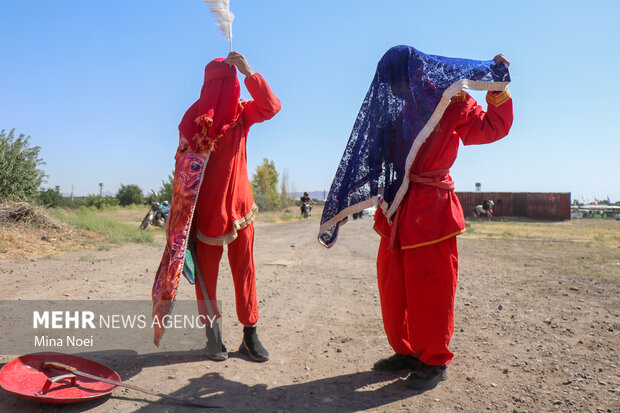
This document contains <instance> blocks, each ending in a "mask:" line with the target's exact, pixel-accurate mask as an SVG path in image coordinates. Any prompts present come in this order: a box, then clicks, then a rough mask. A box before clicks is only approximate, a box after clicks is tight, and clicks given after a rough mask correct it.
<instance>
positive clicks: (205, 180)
mask: <svg viewBox="0 0 620 413" xmlns="http://www.w3.org/2000/svg"><path fill="white" fill-rule="evenodd" d="M237 70H239V72H241V73H242V74H243V75H245V86H246V87H247V89H248V91H249V92H250V94H251V95H252V98H253V99H254V100H251V101H242V100H240V99H239V95H240V85H239V80H238V79H237ZM279 110H280V100H279V99H278V98H277V97H276V96H275V95H274V94H273V93H272V92H271V89H270V88H269V86H268V84H267V82H266V81H265V79H263V77H262V76H261V75H260V74H258V73H255V72H254V71H252V69H251V68H250V65H249V64H248V62H247V60H246V59H245V57H244V56H243V55H242V54H240V53H237V52H230V53H229V54H228V56H227V57H226V58H225V59H221V58H220V59H215V60H213V61H211V62H210V63H209V64H208V65H207V66H206V68H205V77H204V85H203V86H202V90H201V92H200V98H199V99H198V100H197V101H196V102H195V103H194V104H193V105H192V106H191V107H190V108H189V109H188V110H187V112H186V113H185V115H184V116H183V120H182V121H181V124H180V125H179V132H180V141H179V148H178V150H177V154H176V156H175V158H176V161H177V164H176V168H175V176H174V191H173V200H172V205H171V212H170V215H169V216H170V218H169V224H168V232H167V236H168V244H167V247H166V250H165V252H164V257H163V258H162V263H161V265H160V268H159V270H158V272H157V275H156V279H155V284H154V285H153V300H154V301H155V304H154V311H153V312H154V315H160V314H166V313H169V312H170V310H171V309H170V308H169V307H166V306H167V305H168V304H167V302H168V300H173V299H174V296H175V294H176V287H177V284H178V282H179V281H178V280H179V276H180V272H181V269H182V267H183V262H184V260H183V258H184V254H185V249H184V247H185V245H186V239H187V237H189V240H188V241H189V242H188V243H187V245H188V247H189V248H190V249H191V251H190V252H192V253H193V254H192V255H194V253H195V258H196V261H197V264H198V265H197V268H196V271H195V279H196V282H195V287H196V298H197V300H198V303H199V304H198V305H199V310H200V313H201V314H203V315H208V314H209V313H213V312H214V311H215V312H217V313H218V315H219V312H218V310H212V309H207V308H205V303H208V300H217V294H216V286H217V278H218V272H219V263H220V259H221V257H222V253H223V246H224V245H228V260H229V262H230V268H231V271H232V277H233V281H234V286H235V300H236V309H237V317H238V319H239V321H240V322H241V324H243V326H244V327H243V340H242V342H241V346H240V348H239V351H240V352H241V353H244V354H247V355H248V356H249V358H250V359H251V360H253V361H259V362H262V361H266V360H268V359H269V353H268V351H267V350H266V349H265V347H264V346H263V345H262V343H261V341H260V340H259V338H258V334H257V332H256V323H257V322H258V303H257V298H256V269H255V267H254V252H253V248H254V225H253V220H254V218H255V217H256V214H257V212H258V208H257V206H256V205H255V204H254V199H253V197H252V188H251V185H250V181H249V179H248V172H247V155H246V142H247V136H248V131H249V129H250V127H251V126H252V125H253V124H255V123H258V122H263V121H265V120H267V119H271V118H272V117H273V116H274V115H275V114H276V113H277V112H278V111H279ZM199 184H200V185H199ZM194 202H195V208H194ZM190 223H191V228H190V227H189V225H190ZM206 305H207V306H208V305H209V304H206ZM161 334H162V331H158V330H156V337H155V342H156V343H158V341H159V338H160V337H161ZM207 356H208V357H210V358H211V359H213V360H220V361H221V360H225V359H226V358H227V357H228V352H227V349H226V347H225V346H224V344H223V341H222V340H221V330H219V329H215V331H214V330H213V329H210V328H207Z"/></svg>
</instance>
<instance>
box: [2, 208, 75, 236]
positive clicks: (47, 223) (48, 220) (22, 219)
mask: <svg viewBox="0 0 620 413" xmlns="http://www.w3.org/2000/svg"><path fill="white" fill-rule="evenodd" d="M0 223H13V224H16V223H21V224H28V225H31V226H33V227H37V228H45V229H55V230H65V231H68V230H71V227H70V226H68V225H66V224H63V223H62V222H58V221H56V220H55V219H53V218H52V217H50V216H49V215H48V214H47V213H46V212H45V210H44V209H43V208H40V207H35V206H32V205H30V204H28V203H26V202H13V203H7V204H0Z"/></svg>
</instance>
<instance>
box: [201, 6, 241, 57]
mask: <svg viewBox="0 0 620 413" xmlns="http://www.w3.org/2000/svg"><path fill="white" fill-rule="evenodd" d="M204 2H205V3H207V4H209V8H210V9H211V13H213V15H214V16H215V24H216V25H217V27H219V29H220V31H221V32H222V35H223V36H224V37H225V38H227V39H228V41H229V42H230V51H231V52H232V22H233V20H234V18H235V15H234V14H232V13H231V11H230V1H229V0H204Z"/></svg>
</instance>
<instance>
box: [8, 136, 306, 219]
mask: <svg viewBox="0 0 620 413" xmlns="http://www.w3.org/2000/svg"><path fill="white" fill-rule="evenodd" d="M40 151H41V148H40V147H39V146H31V145H30V136H25V135H24V134H21V133H20V134H19V135H18V136H16V134H15V129H12V130H10V131H9V132H8V133H7V132H6V131H5V130H4V129H2V130H1V131H0V202H9V201H29V202H35V203H38V204H40V205H44V206H47V207H69V208H71V207H73V208H75V207H80V206H82V205H84V206H95V207H97V208H102V207H104V206H113V205H121V206H126V205H131V204H150V203H151V202H154V201H157V202H163V201H168V202H171V201H172V188H173V178H174V177H173V174H174V173H171V174H170V175H169V176H168V177H167V179H164V180H162V184H161V187H160V188H159V190H158V191H157V192H154V191H151V192H150V193H149V194H148V195H147V196H144V194H143V191H142V189H141V188H140V187H139V186H138V185H135V184H127V185H125V184H122V185H121V186H120V188H119V189H118V191H117V193H116V195H115V196H114V197H109V196H103V195H102V194H100V195H89V196H88V197H86V198H74V199H71V198H68V197H65V196H63V195H62V194H61V193H60V187H59V186H55V187H54V188H42V185H43V183H44V181H45V178H47V175H46V174H45V172H44V171H43V169H42V166H43V165H45V162H44V161H43V159H41V158H40V157H39V153H40ZM278 183H279V184H280V188H279V189H280V191H278ZM251 185H252V193H253V195H254V202H255V203H256V205H258V207H259V209H260V210H261V211H268V210H276V209H280V208H285V207H288V206H291V205H293V204H294V203H295V200H294V199H290V198H289V194H290V193H294V192H295V188H294V184H292V183H291V181H290V179H289V177H288V173H287V172H286V171H284V172H283V173H281V174H280V173H278V171H277V170H276V166H275V164H274V162H273V161H270V160H268V159H267V158H265V159H263V162H262V163H261V164H260V165H258V166H257V167H256V170H255V172H254V173H253V174H252V177H251ZM100 186H101V187H102V186H103V184H100Z"/></svg>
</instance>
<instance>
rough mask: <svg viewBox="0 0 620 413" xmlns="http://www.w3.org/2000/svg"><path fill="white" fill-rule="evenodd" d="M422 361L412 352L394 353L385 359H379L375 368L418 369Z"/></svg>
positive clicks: (392, 369) (383, 369) (379, 369)
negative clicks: (411, 353)
mask: <svg viewBox="0 0 620 413" xmlns="http://www.w3.org/2000/svg"><path fill="white" fill-rule="evenodd" d="M421 364H422V362H421V361H420V360H418V358H417V357H414V356H412V355H410V354H398V353H394V355H393V356H390V357H388V358H385V359H381V360H379V361H377V362H376V363H375V364H374V366H373V369H374V370H377V371H400V370H417V369H418V368H419V367H420V365H421Z"/></svg>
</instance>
